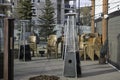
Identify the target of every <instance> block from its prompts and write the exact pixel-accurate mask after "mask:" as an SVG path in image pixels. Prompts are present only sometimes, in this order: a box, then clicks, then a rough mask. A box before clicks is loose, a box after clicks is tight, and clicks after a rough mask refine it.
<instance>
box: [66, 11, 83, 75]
mask: <svg viewBox="0 0 120 80" xmlns="http://www.w3.org/2000/svg"><path fill="white" fill-rule="evenodd" d="M66 16H67V22H66V24H65V28H64V30H65V31H64V37H65V39H64V45H65V47H64V48H65V51H64V54H65V56H64V76H66V77H78V76H80V75H81V67H80V59H79V47H78V36H77V26H76V16H77V14H76V13H74V12H71V13H67V14H66Z"/></svg>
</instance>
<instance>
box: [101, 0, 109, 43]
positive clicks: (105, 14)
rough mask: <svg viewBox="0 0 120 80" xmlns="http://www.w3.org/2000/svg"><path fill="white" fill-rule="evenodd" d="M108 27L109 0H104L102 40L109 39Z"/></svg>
mask: <svg viewBox="0 0 120 80" xmlns="http://www.w3.org/2000/svg"><path fill="white" fill-rule="evenodd" d="M107 27H108V0H103V19H102V42H103V44H104V42H105V40H106V39H107V32H108V31H107Z"/></svg>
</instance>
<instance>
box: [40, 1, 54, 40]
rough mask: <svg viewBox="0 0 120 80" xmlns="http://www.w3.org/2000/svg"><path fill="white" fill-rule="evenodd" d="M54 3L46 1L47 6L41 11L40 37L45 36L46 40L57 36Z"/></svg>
mask: <svg viewBox="0 0 120 80" xmlns="http://www.w3.org/2000/svg"><path fill="white" fill-rule="evenodd" d="M52 5H53V3H52V2H51V1H50V0H45V6H44V8H43V9H42V10H41V12H42V14H41V15H40V16H39V21H40V36H45V37H46V38H47V37H48V36H49V35H51V34H55V33H56V31H54V27H55V25H54V24H55V18H54V13H55V12H54V7H53V6H52Z"/></svg>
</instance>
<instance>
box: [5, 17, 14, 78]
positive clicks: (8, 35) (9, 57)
mask: <svg viewBox="0 0 120 80" xmlns="http://www.w3.org/2000/svg"><path fill="white" fill-rule="evenodd" d="M4 21H5V22H4V80H13V74H14V71H13V69H14V68H13V67H14V66H13V65H14V63H13V60H14V57H13V49H14V44H13V43H14V37H13V36H14V19H8V18H5V20H4Z"/></svg>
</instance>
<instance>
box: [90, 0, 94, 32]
mask: <svg viewBox="0 0 120 80" xmlns="http://www.w3.org/2000/svg"><path fill="white" fill-rule="evenodd" d="M91 1H92V7H91V8H92V11H91V31H92V33H95V21H94V17H95V0H91Z"/></svg>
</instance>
